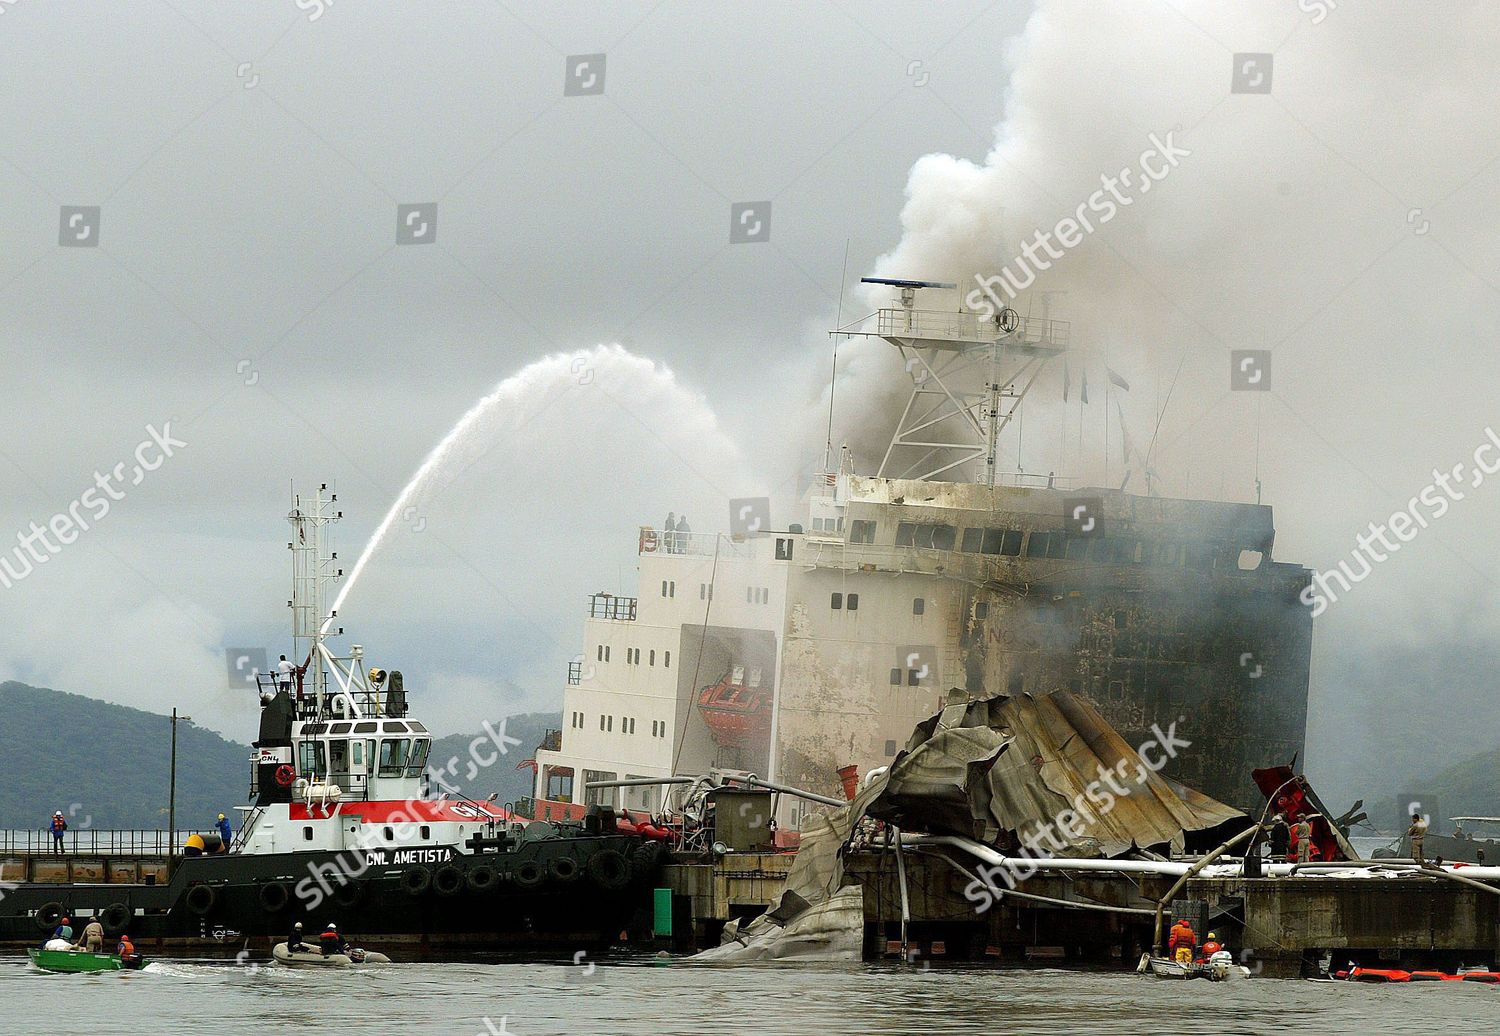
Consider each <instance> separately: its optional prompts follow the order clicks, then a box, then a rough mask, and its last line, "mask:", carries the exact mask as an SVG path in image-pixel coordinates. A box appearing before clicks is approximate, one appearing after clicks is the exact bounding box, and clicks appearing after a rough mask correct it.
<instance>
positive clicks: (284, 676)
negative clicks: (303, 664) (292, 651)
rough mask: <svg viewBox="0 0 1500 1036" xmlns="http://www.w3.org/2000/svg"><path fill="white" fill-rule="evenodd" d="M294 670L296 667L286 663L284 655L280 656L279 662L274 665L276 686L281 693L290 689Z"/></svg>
mask: <svg viewBox="0 0 1500 1036" xmlns="http://www.w3.org/2000/svg"><path fill="white" fill-rule="evenodd" d="M296 670H297V667H296V666H294V665H292V663H290V662H288V661H287V660H286V656H285V655H282V656H281V661H280V662H277V663H276V686H277V687H279V688H281V689H282V690H283V691H290V690H291V689H292V674H293V673H294V672H296Z"/></svg>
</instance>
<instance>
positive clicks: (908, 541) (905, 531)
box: [896, 522, 917, 547]
mask: <svg viewBox="0 0 1500 1036" xmlns="http://www.w3.org/2000/svg"><path fill="white" fill-rule="evenodd" d="M916 542H917V526H916V524H915V523H914V522H902V523H901V524H899V525H897V526H896V546H898V547H912V546H915V545H916Z"/></svg>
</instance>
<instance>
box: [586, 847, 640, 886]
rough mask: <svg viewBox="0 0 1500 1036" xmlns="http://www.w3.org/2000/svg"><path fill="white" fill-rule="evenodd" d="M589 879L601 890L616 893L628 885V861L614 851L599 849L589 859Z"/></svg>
mask: <svg viewBox="0 0 1500 1036" xmlns="http://www.w3.org/2000/svg"><path fill="white" fill-rule="evenodd" d="M587 870H588V872H589V878H591V879H592V880H593V882H594V883H595V884H596V885H598V886H599V887H600V888H602V889H606V890H608V891H610V892H618V891H619V890H620V889H622V888H624V887H625V886H626V885H629V884H630V878H631V867H630V861H629V860H627V859H625V854H624V853H622V852H620V851H618V850H616V849H600V850H599V851H598V852H596V853H594V855H592V856H590V857H589V862H588V864H587Z"/></svg>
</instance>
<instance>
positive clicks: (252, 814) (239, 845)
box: [229, 806, 266, 853]
mask: <svg viewBox="0 0 1500 1036" xmlns="http://www.w3.org/2000/svg"><path fill="white" fill-rule="evenodd" d="M265 811H266V807H265V806H255V807H252V808H251V809H250V810H248V811H247V812H246V813H245V819H244V820H242V821H240V829H239V831H238V832H236V833H235V836H234V845H232V846H230V848H229V851H230V852H234V853H237V852H239V851H240V850H242V849H244V848H245V836H246V835H247V834H249V833H250V830H251V828H253V827H255V822H256V821H257V820H259V819H260V815H261V814H262V813H264V812H265Z"/></svg>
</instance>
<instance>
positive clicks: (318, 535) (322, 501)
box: [287, 482, 404, 719]
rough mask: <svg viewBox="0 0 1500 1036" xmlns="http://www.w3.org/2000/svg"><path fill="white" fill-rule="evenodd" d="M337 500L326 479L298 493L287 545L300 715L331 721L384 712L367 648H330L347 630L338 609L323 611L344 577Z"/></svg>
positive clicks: (288, 518) (293, 506)
mask: <svg viewBox="0 0 1500 1036" xmlns="http://www.w3.org/2000/svg"><path fill="white" fill-rule="evenodd" d="M337 503H338V494H337V493H331V494H330V493H328V484H327V483H326V482H324V483H321V484H319V486H318V488H317V490H316V491H314V492H313V493H312V494H310V495H306V496H304V495H302V494H293V497H292V510H291V513H290V514H288V515H287V521H289V522H291V525H292V539H291V541H290V542H289V543H288V544H287V546H288V547H289V548H290V549H291V552H292V599H291V600H290V601H288V602H287V604H288V605H289V606H290V608H291V610H292V644H293V650H294V651H295V652H296V658H297V664H298V666H299V668H300V669H301V681H300V683H299V685H298V689H299V693H298V696H297V697H298V718H300V719H327V718H329V717H330V716H332V715H334V714H338V715H340V716H343V717H347V718H355V717H363V716H372V715H379V714H380V713H381V711H382V710H381V706H380V701H379V697H378V696H379V694H380V691H381V690H382V687H380V686H373V685H372V684H371V682H370V681H371V676H370V674H369V673H367V672H366V671H365V667H364V649H363V648H362V647H360V645H358V644H355V645H353V646H351V647H350V649H349V654H347V655H337V654H335V653H334V652H333V651H332V650H330V648H329V643H328V642H329V641H330V640H332V638H334V637H338V636H342V635H343V632H344V628H343V627H342V626H338V625H336V622H337V620H338V612H336V611H330V612H328V613H327V614H324V610H323V609H324V602H325V601H327V600H328V589H329V587H330V586H331V585H332V584H333V582H334V581H335V580H337V579H341V578H343V575H344V570H343V569H342V568H339V567H338V557H339V556H338V554H337V552H332V551H329V550H328V549H327V548H328V545H329V540H330V538H331V537H330V527H331V526H332V525H333V523H334V522H337V521H339V520H340V519H342V518H343V517H344V512H343V511H341V510H338V509H337V507H336V505H337ZM384 675H385V674H383V673H382V674H380V676H381V677H382V678H383V677H384ZM330 680H331V683H330ZM391 689H392V690H399V689H398V688H394V687H393V688H391ZM402 711H404V710H402Z"/></svg>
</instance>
